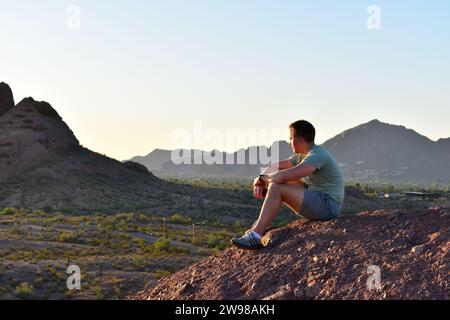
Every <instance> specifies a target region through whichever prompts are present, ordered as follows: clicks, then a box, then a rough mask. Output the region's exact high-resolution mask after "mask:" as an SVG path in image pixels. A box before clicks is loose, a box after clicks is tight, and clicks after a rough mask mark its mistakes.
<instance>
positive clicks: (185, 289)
mask: <svg viewBox="0 0 450 320" xmlns="http://www.w3.org/2000/svg"><path fill="white" fill-rule="evenodd" d="M192 289H194V287H193V286H192V285H191V284H190V283H185V284H182V285H181V287H180V289H179V290H178V294H184V293H187V292H188V291H190V290H192Z"/></svg>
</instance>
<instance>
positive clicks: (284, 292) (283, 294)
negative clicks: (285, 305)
mask: <svg viewBox="0 0 450 320" xmlns="http://www.w3.org/2000/svg"><path fill="white" fill-rule="evenodd" d="M294 298H295V294H294V292H293V291H292V290H290V286H284V287H282V288H280V289H279V290H278V291H277V292H275V293H274V294H272V295H270V296H267V297H265V298H263V299H262V300H292V299H294Z"/></svg>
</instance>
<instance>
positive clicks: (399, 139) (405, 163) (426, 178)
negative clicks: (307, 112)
mask: <svg viewBox="0 0 450 320" xmlns="http://www.w3.org/2000/svg"><path fill="white" fill-rule="evenodd" d="M322 146H323V147H325V148H326V149H327V150H329V151H330V152H331V153H332V154H333V155H334V156H335V157H336V159H337V161H338V162H339V163H340V166H341V168H342V171H343V174H344V176H345V178H346V180H347V181H353V182H370V183H385V182H401V183H404V182H410V183H434V182H436V183H444V184H448V183H450V138H447V139H440V140H438V141H437V142H435V141H432V140H430V139H428V138H427V137H425V136H422V135H420V134H418V133H417V132H415V131H414V130H411V129H407V128H405V127H403V126H398V125H392V124H388V123H383V122H380V121H378V120H373V121H370V122H368V123H365V124H362V125H359V126H357V127H355V128H352V129H349V130H346V131H344V132H343V133H341V134H339V135H337V136H335V137H333V138H332V139H330V140H328V141H326V142H325V143H324V144H323V145H322ZM260 148H261V149H262V151H264V152H265V151H266V150H269V154H270V151H271V148H267V147H264V146H259V147H252V148H248V149H246V150H245V154H246V159H247V160H248V155H249V153H250V152H251V151H250V150H258V151H259V149H260ZM175 151H177V152H178V150H175ZM240 151H242V150H240ZM190 152H191V154H192V157H191V161H192V163H193V162H194V150H190ZM171 154H172V151H171V150H161V149H156V150H154V151H152V152H151V153H150V154H148V155H147V156H145V157H134V158H133V159H131V160H132V161H135V162H138V163H141V164H143V165H144V166H146V167H147V168H148V169H149V170H151V171H152V172H153V173H154V174H155V175H157V176H175V177H181V178H192V177H220V178H251V177H255V176H256V175H258V174H259V171H260V169H261V168H262V167H264V165H263V164H261V161H260V159H259V157H258V163H257V164H248V163H249V162H248V161H247V162H246V163H247V164H243V165H242V164H241V165H227V164H224V165H220V164H215V165H207V164H192V165H189V164H182V165H175V164H174V163H173V162H172V161H171ZM237 154H238V152H235V153H234V154H224V158H225V157H226V156H227V155H228V157H233V158H234V159H236V157H237ZM291 155H292V149H291V147H290V146H289V144H288V143H287V142H285V141H280V142H279V157H280V159H287V158H288V157H290V156H291ZM224 162H225V160H224Z"/></svg>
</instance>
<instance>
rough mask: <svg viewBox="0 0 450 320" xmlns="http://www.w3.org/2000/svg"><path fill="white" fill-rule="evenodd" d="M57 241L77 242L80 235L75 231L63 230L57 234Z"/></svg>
mask: <svg viewBox="0 0 450 320" xmlns="http://www.w3.org/2000/svg"><path fill="white" fill-rule="evenodd" d="M55 240H56V241H58V242H68V243H75V242H77V240H78V235H77V234H76V233H75V232H67V231H64V232H61V233H60V234H59V235H58V236H56V239H55Z"/></svg>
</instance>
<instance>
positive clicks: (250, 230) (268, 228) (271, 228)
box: [245, 221, 277, 237]
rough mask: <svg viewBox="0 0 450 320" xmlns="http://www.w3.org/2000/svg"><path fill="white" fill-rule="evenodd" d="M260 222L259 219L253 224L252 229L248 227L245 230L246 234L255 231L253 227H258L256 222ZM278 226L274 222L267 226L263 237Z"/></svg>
mask: <svg viewBox="0 0 450 320" xmlns="http://www.w3.org/2000/svg"><path fill="white" fill-rule="evenodd" d="M257 223H258V221H256V222H255V223H254V224H253V225H252V227H251V228H250V229H248V230H247V231H245V234H246V235H247V234H249V233H250V232H252V231H253V229H254V228H255V227H256V224H257ZM276 228H277V227H275V226H274V225H273V223H271V224H270V225H269V226H268V227H267V228H266V231H264V234H263V235H262V236H263V237H264V236H265V235H266V233H267V232H269V231H272V230H273V229H276Z"/></svg>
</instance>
